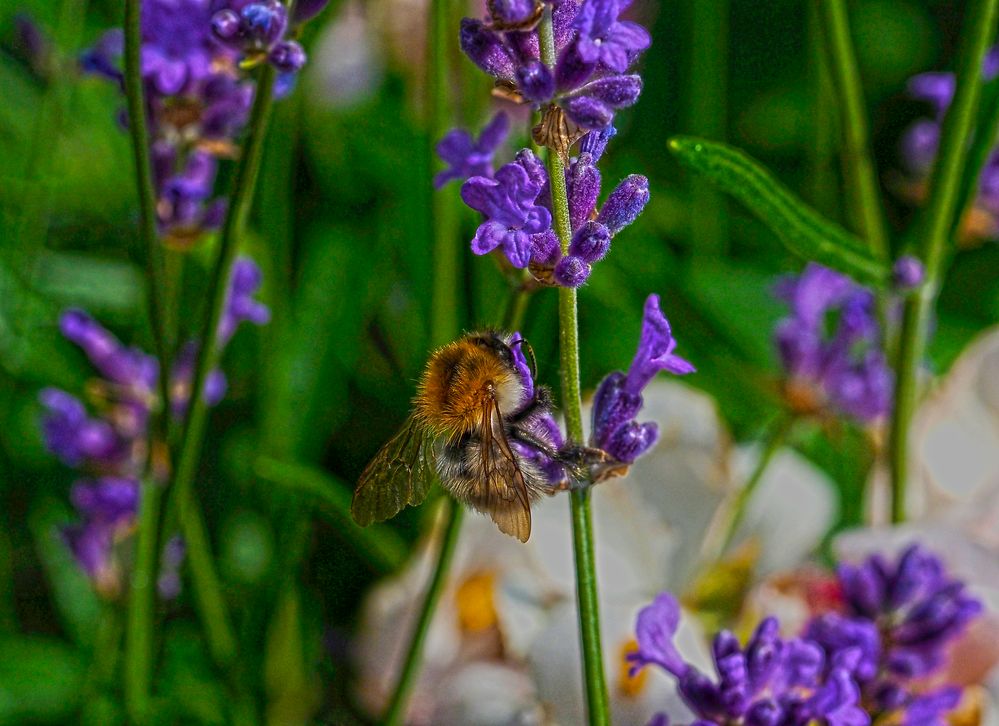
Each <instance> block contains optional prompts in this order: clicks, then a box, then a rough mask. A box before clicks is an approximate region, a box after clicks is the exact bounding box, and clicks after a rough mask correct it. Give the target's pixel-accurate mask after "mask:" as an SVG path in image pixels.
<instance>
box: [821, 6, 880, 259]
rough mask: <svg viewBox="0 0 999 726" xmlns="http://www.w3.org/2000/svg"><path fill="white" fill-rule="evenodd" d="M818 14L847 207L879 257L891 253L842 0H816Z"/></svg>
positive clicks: (862, 95) (858, 75)
mask: <svg viewBox="0 0 999 726" xmlns="http://www.w3.org/2000/svg"><path fill="white" fill-rule="evenodd" d="M816 2H817V3H818V5H819V9H820V11H821V13H822V18H823V21H824V22H823V25H824V26H825V30H826V37H827V46H828V49H829V56H830V60H831V61H832V62H831V63H830V69H831V70H832V76H833V81H834V84H835V86H836V91H837V95H838V97H839V101H840V102H839V104H837V105H838V106H839V108H840V109H841V126H842V130H843V143H844V148H843V155H844V157H845V158H844V161H845V165H846V168H847V172H848V176H849V180H848V183H847V188H848V189H849V191H850V194H851V197H852V199H851V207H852V212H853V215H854V218H855V219H856V221H857V223H858V225H859V227H860V232H861V234H862V236H863V237H864V239H866V240H867V244H868V246H869V247H870V248H871V251H872V252H873V253H874V254H875V255H876V256H877V257H878V258H880V259H882V260H887V259H889V256H890V254H891V251H890V249H889V246H888V233H887V224H886V223H885V218H884V210H883V209H882V207H881V200H880V196H879V193H878V180H877V174H876V173H875V170H874V160H873V158H872V156H871V148H870V133H869V131H868V128H867V114H866V111H865V105H864V91H863V88H862V87H861V83H860V73H859V71H858V70H857V57H856V54H855V53H854V49H853V40H852V39H851V38H850V21H849V18H848V16H847V10H846V2H845V0H816Z"/></svg>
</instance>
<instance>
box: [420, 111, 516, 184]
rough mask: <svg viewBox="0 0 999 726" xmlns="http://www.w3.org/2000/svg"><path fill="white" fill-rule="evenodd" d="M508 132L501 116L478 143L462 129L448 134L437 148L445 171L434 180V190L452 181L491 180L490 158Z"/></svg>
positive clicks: (505, 119) (494, 117) (506, 119)
mask: <svg viewBox="0 0 999 726" xmlns="http://www.w3.org/2000/svg"><path fill="white" fill-rule="evenodd" d="M509 130H510V119H509V117H508V116H507V115H506V114H505V113H502V112H500V113H497V114H496V115H495V116H493V118H492V120H491V121H490V122H489V123H488V124H487V125H486V127H485V128H484V129H482V133H481V134H479V138H478V139H473V138H472V136H471V134H469V133H468V132H467V131H465V130H464V129H452V130H451V131H449V132H448V133H447V134H446V135H445V136H444V138H443V139H441V140H440V142H438V144H437V155H438V156H440V158H441V159H443V160H444V161H445V162H446V163H447V165H448V168H447V169H445V170H444V171H442V172H440V173H439V174H437V176H435V177H434V188H436V189H440V188H441V187H442V186H444V185H445V184H447V183H448V182H449V181H451V180H452V179H461V180H462V181H464V180H465V179H468V178H469V177H473V176H484V177H492V175H493V156H494V155H495V153H496V149H497V148H499V146H500V145H501V144H502V143H503V141H504V139H506V136H507V133H508V132H509Z"/></svg>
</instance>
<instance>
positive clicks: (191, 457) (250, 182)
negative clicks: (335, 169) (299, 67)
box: [174, 64, 275, 667]
mask: <svg viewBox="0 0 999 726" xmlns="http://www.w3.org/2000/svg"><path fill="white" fill-rule="evenodd" d="M274 79H275V71H274V68H273V67H272V66H270V65H269V64H266V65H264V66H263V68H262V69H261V72H260V77H259V79H258V83H257V89H256V95H255V98H254V100H253V109H252V111H251V112H250V123H249V128H248V131H247V136H246V143H245V144H244V147H243V156H242V160H241V162H240V164H239V168H238V169H237V171H236V178H235V181H234V184H233V191H232V194H231V195H230V198H229V205H230V206H229V212H228V214H227V215H226V219H225V222H224V224H223V226H222V232H221V235H220V241H219V251H218V256H217V258H216V261H215V267H214V269H213V271H212V276H211V281H210V283H209V287H208V290H209V291H210V293H209V294H210V302H209V305H208V306H207V308H206V309H205V313H204V317H203V319H202V321H201V327H200V329H199V335H198V341H199V343H200V345H199V348H198V350H199V353H198V356H197V364H196V366H195V369H194V376H193V378H192V386H191V402H190V405H189V409H188V413H187V416H186V418H185V420H184V425H183V429H182V433H181V437H180V453H179V454H178V459H177V469H176V473H175V476H174V487H175V496H176V497H177V510H178V514H179V518H180V526H181V530H182V532H183V534H184V540H185V542H186V544H187V559H188V562H189V563H190V567H191V575H192V581H193V584H194V591H195V600H196V602H197V604H198V609H199V612H200V615H201V618H202V621H203V624H204V627H205V634H206V637H207V639H208V645H209V648H210V649H211V652H212V656H213V657H214V658H215V660H216V661H217V662H218V663H219V664H220V665H223V666H226V667H227V666H230V665H232V663H233V659H234V657H235V655H236V636H235V634H234V632H233V629H232V625H231V623H230V621H229V614H228V612H227V608H226V605H225V599H224V598H223V596H222V587H221V585H220V583H219V579H218V573H217V572H216V570H215V564H214V562H213V560H212V554H211V546H210V543H209V539H208V536H207V534H206V532H205V525H204V521H203V519H202V515H201V512H200V509H199V507H198V505H197V500H196V497H195V492H194V490H193V484H194V477H195V474H196V473H197V469H198V462H199V460H200V458H201V446H202V442H203V440H204V435H205V426H206V424H207V421H208V405H207V403H206V402H205V399H204V396H203V391H204V386H205V380H206V378H207V376H208V373H209V372H210V371H211V370H213V369H214V368H215V367H216V366H217V365H218V362H219V355H220V353H219V348H218V345H217V341H216V339H215V334H216V331H217V330H218V327H219V322H220V321H221V320H222V315H223V312H224V309H225V304H226V298H227V295H228V287H229V285H228V281H229V276H230V273H231V269H232V263H233V260H234V259H235V257H236V252H237V250H238V247H239V239H240V237H241V236H242V234H243V230H244V227H245V225H246V219H247V216H248V214H249V211H250V207H251V206H252V203H253V192H254V189H255V187H256V181H257V175H258V173H259V170H260V159H261V155H262V152H263V147H264V138H265V137H266V134H267V124H268V121H269V119H270V113H271V107H272V105H273V100H274Z"/></svg>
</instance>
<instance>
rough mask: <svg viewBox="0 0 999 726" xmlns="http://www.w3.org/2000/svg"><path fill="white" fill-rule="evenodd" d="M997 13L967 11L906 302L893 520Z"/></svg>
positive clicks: (893, 436) (991, 4)
mask: <svg viewBox="0 0 999 726" xmlns="http://www.w3.org/2000/svg"><path fill="white" fill-rule="evenodd" d="M997 17H999V0H978V1H977V2H975V3H974V4H973V5H972V6H971V8H969V10H968V15H967V21H966V23H965V28H964V31H965V35H964V37H965V38H966V41H965V43H966V45H965V47H964V49H963V52H962V54H961V59H960V66H959V68H958V73H957V90H956V92H955V94H954V100H953V102H952V103H951V106H950V109H949V110H948V112H947V117H946V119H945V120H944V125H943V132H942V138H941V142H940V152H939V154H938V156H937V161H936V163H935V164H934V166H933V173H932V176H931V177H930V197H929V202H928V205H927V209H926V217H925V219H924V225H925V226H924V228H923V230H924V234H923V248H922V262H923V265H924V266H925V268H926V281H925V283H924V284H923V286H922V287H920V288H919V290H917V291H916V292H914V293H913V294H912V295H910V296H909V298H908V299H907V300H906V301H905V312H904V314H903V318H902V332H901V335H900V339H899V349H898V357H897V360H896V365H895V381H896V383H895V410H894V412H893V415H892V421H891V432H890V435H889V443H888V447H889V461H890V464H891V493H892V496H891V518H892V521H893V522H902V521H904V520H905V489H906V483H907V477H908V470H907V469H908V457H909V429H910V425H911V423H912V415H913V412H914V410H915V407H916V394H917V390H916V389H917V380H916V375H917V371H918V368H919V363H920V361H922V360H923V356H924V354H925V351H926V342H927V337H928V336H927V329H928V322H929V318H930V315H931V313H932V311H933V309H934V307H935V303H936V298H937V294H938V292H939V289H940V285H941V282H942V278H943V273H944V269H945V260H946V257H947V252H948V241H949V240H950V239H951V236H952V235H951V232H952V230H953V229H954V217H955V215H956V214H958V213H959V212H960V210H959V209H958V192H959V189H960V185H961V178H962V174H963V172H964V171H965V162H966V160H967V157H968V146H969V140H970V139H971V134H972V130H973V127H974V124H975V115H976V109H977V106H978V101H979V96H980V93H981V87H982V82H981V68H982V60H983V58H984V57H985V53H986V51H987V50H988V47H989V43H990V42H991V39H992V38H993V37H994V35H995V30H996V19H997Z"/></svg>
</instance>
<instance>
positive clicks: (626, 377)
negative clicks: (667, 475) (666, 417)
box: [590, 295, 695, 464]
mask: <svg viewBox="0 0 999 726" xmlns="http://www.w3.org/2000/svg"><path fill="white" fill-rule="evenodd" d="M675 349H676V341H675V340H674V339H673V333H672V330H671V329H670V325H669V321H667V320H666V316H665V315H663V313H662V310H661V309H660V308H659V296H658V295H649V297H648V299H647V300H646V301H645V315H644V317H643V319H642V335H641V338H640V340H639V344H638V351H637V352H636V353H635V358H634V360H633V361H632V363H631V367H630V368H629V370H628V373H627V374H625V373H622V372H620V371H614V372H613V373H611V374H610V375H608V376H607V377H606V378H604V380H603V381H602V382H601V383H600V386H599V387H598V388H597V392H596V394H595V395H594V397H593V424H592V429H591V433H590V439H591V444H592V445H593V446H596V447H598V448H601V449H603V450H604V451H606V452H607V453H608V454H610V455H612V456H614V457H615V458H616V459H617V460H618V461H621V462H624V463H627V464H630V463H632V462H634V461H635V459H637V458H638V457H639V456H641V455H642V454H644V453H645V452H646V451H648V450H649V449H650V448H651V447H652V445H653V444H654V443H655V442H656V439H657V438H658V436H659V430H658V427H657V426H656V424H655V423H653V422H648V423H643V424H640V423H638V422H637V421H635V420H634V419H635V416H637V415H638V412H639V411H641V410H642V404H643V401H642V391H643V390H644V388H645V386H646V385H648V383H649V381H651V380H652V379H653V378H654V377H655V375H656V374H657V373H658V372H659V371H669V372H670V373H673V374H675V375H681V376H682V375H686V374H688V373H693V372H694V370H695V368H694V366H693V365H691V364H690V363H689V362H687V361H686V360H684V359H683V358H680V357H679V356H677V355H674V354H673V351H674V350H675Z"/></svg>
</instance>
